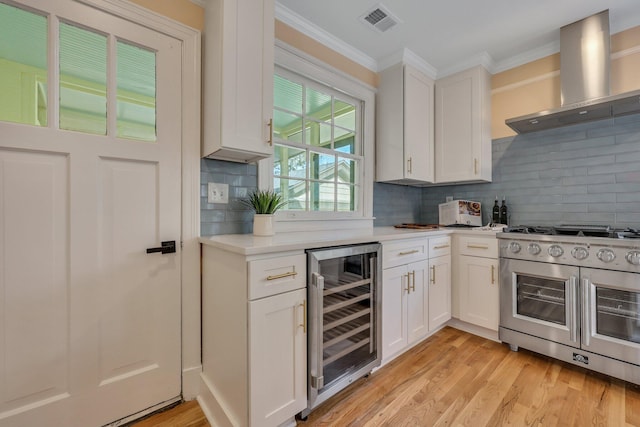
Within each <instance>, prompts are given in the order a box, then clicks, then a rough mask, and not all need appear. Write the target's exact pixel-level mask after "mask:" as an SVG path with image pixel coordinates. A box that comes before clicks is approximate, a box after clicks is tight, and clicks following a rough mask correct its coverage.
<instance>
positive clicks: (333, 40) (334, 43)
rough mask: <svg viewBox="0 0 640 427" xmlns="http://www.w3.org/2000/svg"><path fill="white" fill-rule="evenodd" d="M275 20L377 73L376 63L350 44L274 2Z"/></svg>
mask: <svg viewBox="0 0 640 427" xmlns="http://www.w3.org/2000/svg"><path fill="white" fill-rule="evenodd" d="M276 19H277V20H278V21H280V22H282V23H284V24H287V25H288V26H290V27H292V28H294V29H296V30H298V31H300V32H301V33H303V34H304V35H306V36H308V37H311V38H312V39H314V40H315V41H317V42H318V43H321V44H323V45H325V46H327V47H328V48H330V49H332V50H334V51H336V52H338V53H339V54H341V55H343V56H345V57H347V58H349V59H350V60H352V61H354V62H356V63H358V64H360V65H362V66H363V67H365V68H367V69H369V70H371V71H376V72H377V71H378V63H377V61H376V60H375V59H373V58H372V57H370V56H369V55H367V54H365V53H363V52H362V51H360V50H358V49H356V48H355V47H353V46H351V45H350V44H347V43H345V42H344V41H342V40H340V39H339V38H337V37H335V36H334V35H332V34H329V33H328V32H326V31H325V30H323V29H322V28H320V27H318V26H317V25H315V24H313V23H312V22H310V21H308V20H307V19H305V18H304V17H302V16H301V15H298V14H297V13H295V12H294V11H292V10H291V9H289V8H287V7H286V6H283V5H282V4H280V3H278V2H276Z"/></svg>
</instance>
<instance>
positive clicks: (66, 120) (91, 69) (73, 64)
mask: <svg viewBox="0 0 640 427" xmlns="http://www.w3.org/2000/svg"><path fill="white" fill-rule="evenodd" d="M106 92H107V38H106V37H105V36H103V35H101V34H97V33H94V32H91V31H87V30H84V29H82V28H78V27H75V26H73V25H69V24H65V23H61V24H60V129H66V130H74V131H79V132H86V133H93V134H97V135H106V134H107V93H106Z"/></svg>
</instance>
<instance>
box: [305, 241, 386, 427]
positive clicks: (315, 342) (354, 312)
mask: <svg viewBox="0 0 640 427" xmlns="http://www.w3.org/2000/svg"><path fill="white" fill-rule="evenodd" d="M307 254H308V255H307V256H308V270H307V271H308V286H307V289H308V301H309V313H308V315H309V334H308V339H309V342H308V350H309V351H308V357H309V360H308V362H309V363H308V367H309V369H308V371H309V372H308V407H307V409H306V410H305V411H303V412H302V413H301V416H302V417H303V418H304V417H306V416H307V415H308V414H309V412H311V410H312V409H313V408H315V407H317V406H318V405H320V404H321V403H322V402H324V401H325V400H327V399H328V398H329V397H331V396H333V395H334V394H335V393H337V392H338V391H340V390H342V389H343V388H344V387H346V386H347V385H349V384H350V383H352V382H353V381H354V380H356V379H358V378H360V377H362V376H364V375H366V374H368V373H369V372H371V370H372V369H373V368H375V367H376V366H379V365H380V353H381V339H380V337H381V330H380V295H381V292H380V286H381V284H380V277H381V270H380V269H381V263H380V256H381V255H380V254H381V246H380V244H379V243H368V244H363V245H354V246H342V247H333V248H323V249H315V250H309V251H307Z"/></svg>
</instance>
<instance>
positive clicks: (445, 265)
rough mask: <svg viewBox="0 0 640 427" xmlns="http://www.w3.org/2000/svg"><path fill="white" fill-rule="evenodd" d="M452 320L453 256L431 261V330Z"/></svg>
mask: <svg viewBox="0 0 640 427" xmlns="http://www.w3.org/2000/svg"><path fill="white" fill-rule="evenodd" d="M449 319H451V255H444V256H441V257H437V258H432V259H430V260H429V330H430V331H433V330H434V329H436V328H437V327H438V326H440V325H442V324H443V323H445V322H446V321H447V320H449Z"/></svg>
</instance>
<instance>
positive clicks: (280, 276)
mask: <svg viewBox="0 0 640 427" xmlns="http://www.w3.org/2000/svg"><path fill="white" fill-rule="evenodd" d="M297 274H298V273H297V272H296V271H288V272H286V273H282V274H276V275H275V276H267V280H277V279H283V278H285V277H289V276H296V275H297Z"/></svg>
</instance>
